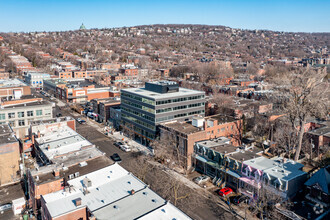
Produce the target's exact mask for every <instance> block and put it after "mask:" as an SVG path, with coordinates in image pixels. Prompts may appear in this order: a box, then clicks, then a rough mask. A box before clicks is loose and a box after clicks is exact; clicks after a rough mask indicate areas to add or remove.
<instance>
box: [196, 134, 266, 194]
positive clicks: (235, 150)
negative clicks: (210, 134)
mask: <svg viewBox="0 0 330 220" xmlns="http://www.w3.org/2000/svg"><path fill="white" fill-rule="evenodd" d="M261 153H262V149H259V148H257V147H255V146H254V145H250V146H247V145H242V146H240V147H237V146H233V145H231V144H230V139H229V138H226V137H219V138H214V139H210V140H205V141H199V142H196V143H195V145H194V154H193V166H194V167H195V169H196V170H197V171H199V172H201V173H204V174H206V175H208V176H210V177H211V178H212V179H213V180H214V181H213V183H214V184H215V185H217V186H229V187H231V188H232V189H234V190H237V189H238V183H239V179H240V178H241V177H242V176H241V168H242V164H243V162H244V161H246V160H249V159H253V158H255V157H259V156H260V155H261Z"/></svg>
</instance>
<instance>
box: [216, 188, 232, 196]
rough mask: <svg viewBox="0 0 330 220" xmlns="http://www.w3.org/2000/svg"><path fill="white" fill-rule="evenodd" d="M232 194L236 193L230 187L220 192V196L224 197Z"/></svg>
mask: <svg viewBox="0 0 330 220" xmlns="http://www.w3.org/2000/svg"><path fill="white" fill-rule="evenodd" d="M232 193H234V191H233V190H232V189H231V188H229V187H225V188H222V189H220V190H219V195H220V196H222V197H226V196H228V195H230V194H232Z"/></svg>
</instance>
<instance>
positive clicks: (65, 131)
mask: <svg viewBox="0 0 330 220" xmlns="http://www.w3.org/2000/svg"><path fill="white" fill-rule="evenodd" d="M40 132H41V137H40V138H36V139H35V141H36V143H38V146H39V148H40V150H41V151H42V152H43V153H44V155H45V156H46V157H47V158H48V159H49V160H52V159H54V158H56V157H59V156H60V155H64V154H68V153H70V152H76V151H80V150H82V149H83V148H86V147H88V146H90V147H94V145H93V144H92V143H91V142H89V141H88V140H86V139H85V138H84V137H83V136H81V135H80V134H78V133H77V132H76V131H74V130H72V129H71V128H70V127H69V126H66V125H65V126H61V127H60V128H57V129H55V128H49V129H45V130H43V131H40Z"/></svg>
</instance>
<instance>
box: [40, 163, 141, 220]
mask: <svg viewBox="0 0 330 220" xmlns="http://www.w3.org/2000/svg"><path fill="white" fill-rule="evenodd" d="M85 179H88V180H89V181H90V186H89V187H87V193H86V191H85V190H84V180H85ZM68 184H69V185H70V186H71V190H70V191H66V190H65V189H64V190H61V191H58V192H55V193H50V194H47V195H44V196H43V197H44V199H45V202H46V206H47V208H48V210H49V212H50V215H51V216H52V217H53V218H55V217H57V216H60V215H62V214H64V213H67V212H71V211H74V210H76V209H78V208H81V207H84V206H87V207H88V209H89V210H90V211H91V212H94V211H96V210H97V209H100V208H102V207H105V206H107V205H109V204H111V203H113V202H116V201H118V200H120V199H122V198H124V197H128V196H130V195H131V193H130V192H131V190H134V191H135V192H138V191H140V190H142V189H144V188H146V185H145V184H144V183H143V182H141V181H140V180H139V179H138V178H136V177H135V176H133V175H132V174H130V173H129V172H128V171H126V170H125V169H124V168H122V167H121V166H119V165H118V164H113V165H110V166H107V167H105V168H103V169H99V170H97V171H94V172H92V173H88V174H86V175H82V176H80V177H78V178H75V179H72V180H69V181H68ZM78 198H80V199H81V205H80V206H76V204H75V203H74V200H75V199H78ZM137 204H138V203H137ZM137 204H136V205H137ZM142 204H143V203H142ZM129 208H131V209H135V208H134V206H131V207H129ZM121 210H123V209H121ZM127 211H128V210H127ZM123 213H125V212H123ZM106 219H107V218H106Z"/></svg>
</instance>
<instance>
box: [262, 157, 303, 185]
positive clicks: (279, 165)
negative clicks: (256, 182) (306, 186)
mask: <svg viewBox="0 0 330 220" xmlns="http://www.w3.org/2000/svg"><path fill="white" fill-rule="evenodd" d="M271 160H272V161H273V162H274V163H273V164H274V166H273V167H272V168H268V169H265V170H264V173H267V174H269V175H271V176H273V177H275V178H278V179H281V180H285V181H288V180H290V179H293V178H295V177H297V176H301V175H305V174H307V173H306V172H304V171H302V168H303V166H304V165H302V164H301V163H297V162H295V161H293V160H286V161H285V162H283V158H281V157H275V158H272V159H271Z"/></svg>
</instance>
